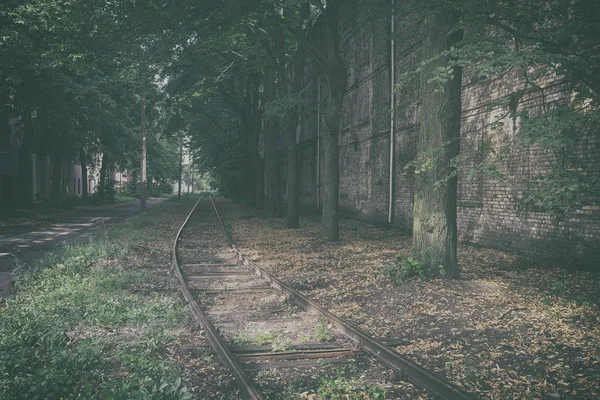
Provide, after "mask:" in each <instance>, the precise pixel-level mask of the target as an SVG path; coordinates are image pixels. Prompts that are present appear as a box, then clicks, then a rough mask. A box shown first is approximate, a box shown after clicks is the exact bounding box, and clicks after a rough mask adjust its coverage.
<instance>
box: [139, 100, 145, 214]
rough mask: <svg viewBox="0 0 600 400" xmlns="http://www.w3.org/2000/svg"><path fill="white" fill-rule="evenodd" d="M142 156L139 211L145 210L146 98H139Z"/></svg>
mask: <svg viewBox="0 0 600 400" xmlns="http://www.w3.org/2000/svg"><path fill="white" fill-rule="evenodd" d="M140 105H141V107H140V108H141V111H140V114H141V115H140V118H141V125H142V126H141V128H142V129H141V130H142V157H141V167H140V211H141V212H144V211H146V98H145V97H142V100H141V104H140Z"/></svg>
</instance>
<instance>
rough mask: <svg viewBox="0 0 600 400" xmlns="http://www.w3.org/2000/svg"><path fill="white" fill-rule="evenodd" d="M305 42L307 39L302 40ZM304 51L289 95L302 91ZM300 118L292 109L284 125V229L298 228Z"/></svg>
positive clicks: (297, 58) (305, 16)
mask: <svg viewBox="0 0 600 400" xmlns="http://www.w3.org/2000/svg"><path fill="white" fill-rule="evenodd" d="M309 14H310V6H309V4H308V3H304V5H303V7H302V10H301V18H300V20H301V21H305V20H306V19H308V16H309ZM304 39H305V40H306V39H307V38H304ZM304 63H305V51H304V46H302V45H300V46H298V49H297V50H296V56H295V59H294V66H293V70H292V82H291V88H290V92H291V93H300V91H301V90H302V78H303V76H304ZM299 117H300V106H299V105H298V106H296V107H294V108H293V109H292V110H290V111H289V112H288V116H287V118H286V125H285V139H286V144H287V201H288V204H287V215H286V220H285V226H286V228H292V229H293V228H298V227H299V226H300V222H299V215H300V179H301V174H300V170H299V169H300V165H299V164H300V163H299V160H298V143H297V139H296V130H297V129H298V120H299Z"/></svg>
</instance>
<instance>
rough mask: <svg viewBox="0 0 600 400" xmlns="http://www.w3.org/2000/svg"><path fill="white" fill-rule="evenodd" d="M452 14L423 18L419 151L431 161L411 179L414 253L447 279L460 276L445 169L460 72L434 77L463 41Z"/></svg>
mask: <svg viewBox="0 0 600 400" xmlns="http://www.w3.org/2000/svg"><path fill="white" fill-rule="evenodd" d="M455 22H456V18H455V17H453V16H452V14H451V13H432V14H430V15H428V16H426V18H425V21H424V32H425V37H424V39H423V43H422V48H421V52H422V57H423V59H424V60H426V66H425V67H424V68H423V71H422V74H421V84H420V94H421V122H420V127H419V136H418V139H417V154H419V156H420V157H426V158H428V163H430V165H429V166H428V168H424V169H423V170H422V171H420V173H418V174H417V175H416V177H415V200H414V215H413V218H414V224H413V245H412V252H413V254H414V256H415V257H416V258H417V259H418V260H419V261H420V262H421V264H422V266H423V267H424V268H426V269H427V270H429V271H431V272H432V273H434V274H437V275H442V276H445V277H448V278H457V277H458V276H459V270H458V261H457V257H456V247H457V226H456V223H457V222H456V202H457V178H456V176H453V177H452V178H450V179H448V180H446V181H445V182H443V183H442V184H439V181H440V180H441V179H442V178H443V177H444V176H446V175H447V174H448V173H449V169H450V168H451V163H452V160H453V159H454V158H455V157H456V156H457V155H458V153H459V144H460V120H461V79H462V70H461V68H460V67H458V66H455V67H454V68H452V69H451V70H449V71H448V73H449V74H451V76H447V77H446V79H444V80H443V83H441V84H440V81H439V80H438V79H435V78H436V77H437V76H438V74H439V71H440V68H441V69H444V70H445V69H446V68H447V65H448V61H449V60H448V55H445V54H447V52H448V50H449V49H450V48H452V47H453V46H454V45H455V44H457V43H458V42H459V41H460V40H461V39H462V31H456V30H454V24H455Z"/></svg>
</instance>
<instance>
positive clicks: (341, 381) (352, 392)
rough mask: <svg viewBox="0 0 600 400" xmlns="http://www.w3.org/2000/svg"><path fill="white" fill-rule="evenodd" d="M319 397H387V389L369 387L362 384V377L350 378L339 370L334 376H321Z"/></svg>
mask: <svg viewBox="0 0 600 400" xmlns="http://www.w3.org/2000/svg"><path fill="white" fill-rule="evenodd" d="M317 394H318V396H319V398H322V399H331V400H337V399H340V400H341V399H350V398H351V399H365V400H367V399H372V400H383V399H385V398H386V397H385V390H384V389H382V388H379V387H370V388H367V387H365V386H364V385H361V382H360V379H357V378H351V379H348V378H347V377H346V376H345V374H344V372H343V371H342V370H338V371H337V375H336V376H335V377H334V378H331V377H329V376H326V377H323V378H321V382H320V384H319V388H318V389H317Z"/></svg>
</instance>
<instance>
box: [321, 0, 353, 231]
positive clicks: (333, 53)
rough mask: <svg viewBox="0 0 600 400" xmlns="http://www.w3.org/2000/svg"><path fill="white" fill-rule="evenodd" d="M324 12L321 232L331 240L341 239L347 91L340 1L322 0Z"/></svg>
mask: <svg viewBox="0 0 600 400" xmlns="http://www.w3.org/2000/svg"><path fill="white" fill-rule="evenodd" d="M317 5H318V6H319V7H320V8H321V11H322V24H323V31H324V41H323V49H322V53H321V54H322V56H321V59H320V60H319V62H320V67H321V68H322V73H323V75H324V77H325V81H326V82H327V89H328V90H327V94H328V98H327V109H326V110H325V117H324V122H325V123H324V127H325V129H324V132H323V134H322V141H323V184H322V192H323V204H322V214H321V235H322V236H323V237H324V238H326V239H327V240H329V241H337V240H339V239H340V228H339V206H338V201H339V187H340V165H339V156H340V146H339V139H338V137H339V133H340V125H341V120H342V106H343V103H344V96H345V94H346V79H347V77H346V65H345V64H344V60H343V59H342V55H341V53H340V43H341V29H340V18H341V1H340V0H332V1H327V3H326V5H325V4H324V3H321V2H320V1H319V2H318V3H317Z"/></svg>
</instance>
